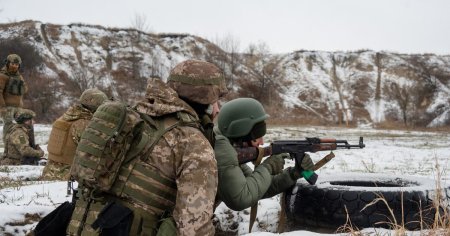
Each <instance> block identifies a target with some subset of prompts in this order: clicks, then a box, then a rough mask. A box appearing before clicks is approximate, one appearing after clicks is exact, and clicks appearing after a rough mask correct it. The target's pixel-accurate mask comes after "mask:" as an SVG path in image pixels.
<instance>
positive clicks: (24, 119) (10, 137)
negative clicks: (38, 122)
mask: <svg viewBox="0 0 450 236" xmlns="http://www.w3.org/2000/svg"><path fill="white" fill-rule="evenodd" d="M34 116H35V113H34V112H33V111H31V110H28V109H21V110H19V111H18V112H16V113H15V114H14V119H15V121H16V122H17V124H14V125H13V126H12V127H10V128H9V130H7V131H6V132H7V133H6V138H5V151H4V154H3V155H4V158H3V159H2V160H1V161H0V164H1V165H21V164H22V165H37V164H38V161H39V159H40V158H41V157H43V156H44V151H43V150H42V149H41V148H40V147H39V145H36V144H35V143H34V131H33V124H34V121H33V117H34Z"/></svg>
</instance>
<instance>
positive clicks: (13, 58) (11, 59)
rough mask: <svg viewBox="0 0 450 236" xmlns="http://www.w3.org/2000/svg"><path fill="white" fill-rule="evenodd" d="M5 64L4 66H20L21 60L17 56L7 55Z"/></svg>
mask: <svg viewBox="0 0 450 236" xmlns="http://www.w3.org/2000/svg"><path fill="white" fill-rule="evenodd" d="M5 63H6V64H9V63H17V64H19V65H21V64H22V58H20V56H19V55H17V54H9V55H8V56H7V57H6V60H5Z"/></svg>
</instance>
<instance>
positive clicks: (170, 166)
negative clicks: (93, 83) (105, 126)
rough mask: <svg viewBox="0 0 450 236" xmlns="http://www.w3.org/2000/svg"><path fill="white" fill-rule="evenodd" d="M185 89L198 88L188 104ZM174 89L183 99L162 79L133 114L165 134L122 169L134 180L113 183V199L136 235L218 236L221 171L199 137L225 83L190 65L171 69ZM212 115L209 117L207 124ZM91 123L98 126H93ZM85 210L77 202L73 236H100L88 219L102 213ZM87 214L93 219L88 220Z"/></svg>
mask: <svg viewBox="0 0 450 236" xmlns="http://www.w3.org/2000/svg"><path fill="white" fill-rule="evenodd" d="M186 82H187V83H189V84H193V87H192V86H191V87H190V93H191V94H190V96H189V98H187V97H185V93H183V89H185V88H186V87H185V86H184V84H185V83H186ZM169 85H171V86H177V88H179V89H178V90H177V91H179V92H180V93H179V94H177V93H176V92H175V91H174V90H173V89H172V88H170V87H169V86H168V85H167V84H166V83H164V82H162V81H161V80H159V79H152V80H149V81H148V85H147V90H146V95H145V99H144V100H142V101H139V102H138V103H137V105H136V107H135V110H136V111H138V112H139V113H141V117H144V119H145V120H147V122H148V123H149V124H151V125H152V126H153V127H160V128H159V129H158V130H159V131H157V132H156V133H160V136H159V135H156V134H151V137H157V139H156V141H154V144H151V146H152V147H153V150H152V151H150V152H148V153H147V152H146V153H145V154H144V156H143V157H140V158H136V162H132V161H130V162H127V163H125V164H124V165H125V166H122V169H127V170H131V171H130V175H129V176H128V177H127V178H122V177H120V176H119V177H118V180H116V182H120V183H116V182H115V183H114V184H113V186H112V187H111V190H110V191H108V194H107V197H108V199H112V200H114V201H117V202H120V203H122V204H123V205H125V206H126V207H128V208H129V209H130V210H131V211H132V212H133V215H134V217H133V220H132V224H131V230H130V235H156V234H157V233H158V235H214V226H213V224H212V217H213V207H214V199H215V196H216V190H217V166H216V161H215V159H214V151H213V149H212V146H211V145H210V143H209V141H208V140H207V139H206V138H205V136H204V135H203V134H202V132H201V130H202V128H201V122H200V121H202V122H208V121H211V120H212V117H211V116H212V114H213V112H210V111H211V110H212V108H213V107H214V103H216V102H217V100H218V99H219V97H220V96H221V95H222V94H224V93H225V92H226V88H225V82H224V78H223V75H222V73H221V71H220V70H219V69H218V68H217V67H216V66H214V65H212V64H211V63H207V62H204V61H194V60H188V61H185V62H182V63H180V64H178V65H177V66H175V68H173V69H172V71H171V73H170V76H169ZM180 98H181V99H180ZM105 105H107V104H105ZM102 108H103V107H100V108H99V110H100V109H102ZM105 110H106V109H105ZM110 110H112V109H110ZM101 111H103V109H102V110H101ZM97 112H98V111H97ZM96 114H97V113H95V114H94V117H95V116H96ZM207 114H210V117H208V118H206V117H205V116H207ZM93 122H94V119H93V120H92V121H91V123H90V124H89V126H91V125H93ZM161 124H162V127H161ZM99 126H100V125H99ZM161 128H164V129H162V130H161ZM88 130H89V129H87V130H86V132H88ZM92 134H94V133H92ZM85 137H86V138H89V136H88V135H83V138H82V141H80V144H79V146H78V149H84V147H83V143H84V142H83V140H84V138H85ZM94 142H95V140H94V139H93V140H92V143H94ZM85 149H86V150H87V149H89V147H85ZM143 150H147V148H143ZM77 160H78V156H77V157H76V159H75V160H74V166H73V168H72V170H74V169H75V167H76V166H78V164H76V163H77ZM131 163H132V164H133V166H131ZM128 165H129V166H128ZM119 175H120V173H119ZM119 180H120V181H119ZM121 186H122V187H121ZM119 190H120V191H121V192H120V191H119ZM79 191H81V192H86V191H85V190H83V189H79ZM119 196H120V197H119ZM124 196H126V197H124ZM96 199H99V198H96ZM86 204H87V202H86V200H84V199H83V198H82V197H81V198H80V199H79V200H78V201H77V205H76V207H75V210H74V213H73V215H72V219H71V221H70V224H69V228H68V234H69V235H72V234H77V233H79V232H82V234H83V235H84V234H85V233H86V234H88V233H90V234H92V235H95V234H96V233H98V231H95V229H94V228H92V227H91V225H92V224H93V223H94V222H92V221H90V220H92V217H91V216H92V215H99V216H100V215H101V214H99V213H98V212H99V209H100V210H101V209H102V208H103V206H102V207H97V206H96V205H92V204H94V203H91V208H92V210H89V212H86V211H85V208H86ZM96 209H97V210H96ZM105 214H106V213H105ZM86 215H87V216H88V217H87V218H83V216H86ZM83 219H84V220H83ZM95 222H99V220H98V219H97V221H95ZM100 222H102V221H100ZM93 225H96V224H93ZM102 232H104V231H102Z"/></svg>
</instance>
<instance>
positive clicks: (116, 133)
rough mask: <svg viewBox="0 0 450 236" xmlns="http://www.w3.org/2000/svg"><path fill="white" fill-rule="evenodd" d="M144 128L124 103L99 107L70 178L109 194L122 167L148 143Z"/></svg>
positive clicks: (86, 133)
mask: <svg viewBox="0 0 450 236" xmlns="http://www.w3.org/2000/svg"><path fill="white" fill-rule="evenodd" d="M143 126H144V120H143V119H141V117H140V115H139V114H138V113H137V112H136V111H134V110H132V109H131V108H130V107H127V106H126V105H125V104H123V103H121V102H117V101H115V102H106V103H104V104H102V105H100V106H99V107H98V109H97V111H96V112H95V113H94V115H93V117H92V120H91V121H90V122H89V124H88V126H87V127H86V129H85V130H84V132H83V134H82V135H81V139H80V142H79V143H78V146H77V149H76V152H75V157H74V161H73V166H72V169H71V175H72V176H73V177H74V179H75V180H76V181H78V183H79V184H80V185H81V186H83V187H87V188H89V189H95V190H99V191H103V192H107V191H108V190H110V189H111V187H112V185H113V184H114V181H115V180H116V177H117V175H118V173H119V169H120V167H121V166H122V163H123V162H124V161H126V160H127V161H128V160H131V159H132V158H133V157H135V156H136V155H137V154H138V153H139V152H140V151H141V150H142V149H143V148H144V147H145V145H146V143H147V142H148V141H149V138H148V136H147V135H143V132H141V131H142V128H143ZM129 150H132V151H130V152H129Z"/></svg>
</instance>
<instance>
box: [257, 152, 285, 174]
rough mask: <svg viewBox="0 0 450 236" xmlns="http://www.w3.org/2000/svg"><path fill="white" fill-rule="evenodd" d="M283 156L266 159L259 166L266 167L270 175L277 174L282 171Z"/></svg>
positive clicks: (278, 155)
mask: <svg viewBox="0 0 450 236" xmlns="http://www.w3.org/2000/svg"><path fill="white" fill-rule="evenodd" d="M283 157H285V154H284V153H282V154H277V155H272V156H270V157H268V158H266V159H265V160H264V161H263V162H262V163H261V165H263V166H264V167H266V168H267V169H268V170H269V172H270V174H271V175H276V174H279V173H281V172H282V171H283V167H284V158H283Z"/></svg>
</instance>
